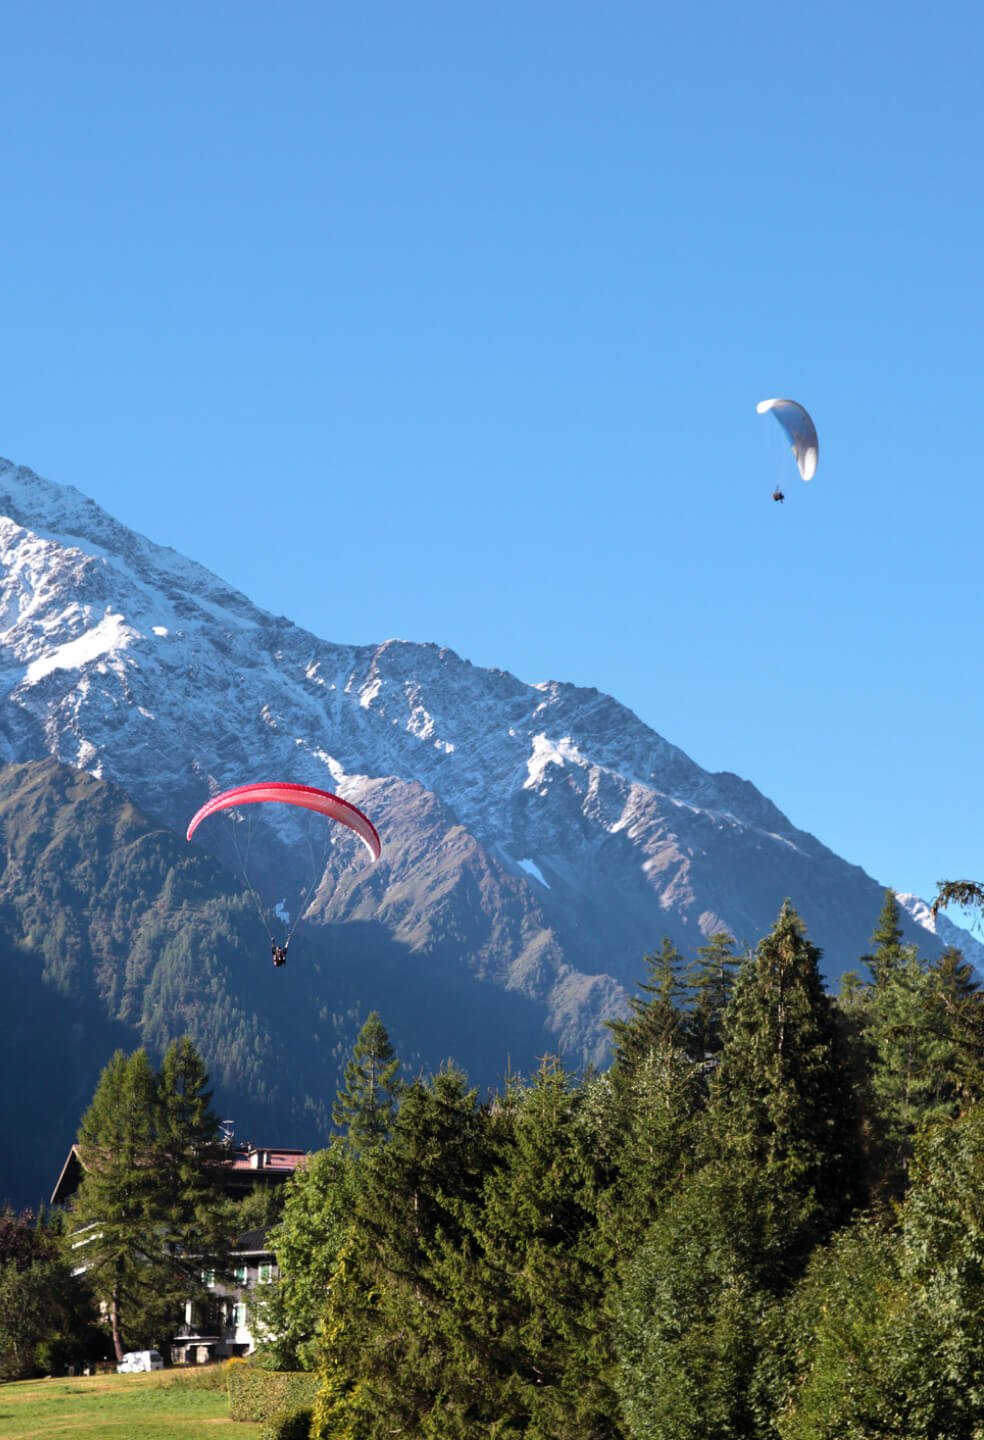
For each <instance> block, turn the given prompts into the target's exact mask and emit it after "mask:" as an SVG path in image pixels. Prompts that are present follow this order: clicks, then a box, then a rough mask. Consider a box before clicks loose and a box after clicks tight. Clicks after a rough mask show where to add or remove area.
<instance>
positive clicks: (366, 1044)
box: [332, 1010, 403, 1155]
mask: <svg viewBox="0 0 984 1440" xmlns="http://www.w3.org/2000/svg"><path fill="white" fill-rule="evenodd" d="M399 1070H400V1062H399V1059H398V1058H397V1055H396V1052H395V1051H394V1049H393V1046H392V1044H391V1043H390V1038H389V1035H388V1034H387V1033H386V1027H385V1025H384V1024H383V1022H382V1020H381V1019H380V1018H379V1013H378V1011H376V1010H373V1011H372V1012H371V1014H370V1015H369V1017H368V1019H367V1020H366V1022H365V1024H364V1025H363V1027H362V1029H361V1030H360V1031H359V1035H358V1039H357V1040H356V1042H355V1047H354V1049H353V1051H352V1059H351V1060H350V1061H349V1062H348V1064H347V1065H346V1066H345V1078H344V1084H343V1086H342V1088H341V1089H340V1090H339V1091H338V1094H337V1099H336V1101H335V1104H334V1106H333V1107H332V1120H333V1121H334V1123H335V1125H336V1126H337V1127H338V1128H339V1130H341V1131H342V1133H343V1137H344V1140H345V1144H346V1145H347V1146H348V1148H349V1149H350V1150H351V1151H352V1152H353V1153H354V1154H356V1155H361V1154H363V1153H365V1152H366V1151H368V1150H370V1149H372V1147H373V1146H374V1145H378V1144H379V1142H380V1141H381V1140H385V1139H386V1137H387V1136H388V1135H389V1133H390V1130H391V1129H392V1125H393V1118H394V1116H395V1114H396V1108H397V1104H398V1101H399V1097H400V1093H401V1091H402V1088H403V1087H402V1085H401V1082H400V1080H399V1078H398V1077H399Z"/></svg>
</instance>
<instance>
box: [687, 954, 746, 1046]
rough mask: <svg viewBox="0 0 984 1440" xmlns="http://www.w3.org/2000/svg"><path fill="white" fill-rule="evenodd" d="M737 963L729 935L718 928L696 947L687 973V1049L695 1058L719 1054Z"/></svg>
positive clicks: (738, 962)
mask: <svg viewBox="0 0 984 1440" xmlns="http://www.w3.org/2000/svg"><path fill="white" fill-rule="evenodd" d="M740 963H741V962H740V960H739V959H738V957H737V956H736V955H735V942H734V940H733V938H732V937H731V936H730V935H728V934H727V932H726V931H723V930H722V931H718V933H717V934H716V935H712V936H711V938H710V940H709V941H708V942H707V944H706V945H702V946H701V947H700V949H699V950H698V951H697V960H696V962H695V963H694V965H693V966H692V967H691V969H690V970H689V972H688V974H687V989H688V992H689V1005H688V1014H687V1023H686V1035H687V1048H688V1050H689V1051H690V1053H691V1054H692V1055H693V1057H694V1058H695V1059H696V1060H698V1061H702V1062H704V1061H708V1060H711V1059H713V1058H714V1057H716V1056H717V1055H718V1054H719V1053H720V1050H721V1045H722V1043H723V1035H724V1014H725V1011H726V1010H727V1008H728V1002H729V1000H730V999H731V995H732V992H733V991H734V987H735V977H736V975H737V972H738V968H739V965H740Z"/></svg>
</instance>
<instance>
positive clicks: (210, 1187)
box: [68, 1041, 226, 1358]
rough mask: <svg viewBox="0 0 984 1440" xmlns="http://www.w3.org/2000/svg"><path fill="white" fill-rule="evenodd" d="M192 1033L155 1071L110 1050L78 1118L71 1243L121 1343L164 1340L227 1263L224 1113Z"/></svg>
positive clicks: (140, 1059) (141, 1059)
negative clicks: (181, 1309)
mask: <svg viewBox="0 0 984 1440" xmlns="http://www.w3.org/2000/svg"><path fill="white" fill-rule="evenodd" d="M206 1085H207V1077H206V1076H205V1072H204V1069H203V1067H202V1065H201V1060H200V1058H199V1057H198V1055H197V1052H196V1051H195V1049H194V1046H192V1045H191V1042H190V1041H177V1042H175V1044H174V1045H173V1046H172V1047H171V1049H170V1050H169V1052H168V1055H167V1057H166V1060H165V1066H164V1073H163V1075H162V1076H161V1077H160V1078H159V1077H158V1076H157V1075H155V1073H154V1071H153V1069H152V1068H151V1065H150V1062H149V1060H148V1059H147V1054H146V1052H145V1051H144V1050H137V1051H135V1052H134V1054H133V1055H131V1056H129V1057H127V1056H126V1055H124V1054H123V1052H122V1051H117V1053H116V1054H115V1055H114V1056H113V1057H112V1059H111V1060H110V1062H109V1064H108V1065H107V1066H106V1068H105V1069H104V1071H103V1073H102V1075H101V1076H100V1079H99V1084H98V1085H97V1087H96V1092H95V1094H94V1096H93V1099H92V1104H91V1105H90V1106H89V1109H88V1110H87V1111H86V1114H85V1116H84V1117H83V1120H82V1125H81V1127H80V1130H79V1154H80V1158H81V1161H82V1166H83V1170H84V1178H83V1180H82V1184H81V1185H80V1187H79V1190H78V1193H77V1195H76V1197H75V1200H74V1203H73V1206H72V1215H71V1222H72V1223H71V1231H72V1233H71V1234H70V1236H69V1237H68V1243H69V1244H70V1246H71V1252H70V1253H71V1255H72V1258H73V1260H74V1261H75V1263H77V1264H84V1265H85V1267H86V1274H87V1276H88V1278H89V1279H90V1281H91V1283H92V1285H93V1288H94V1290H95V1292H96V1294H97V1296H98V1297H99V1298H100V1300H102V1301H103V1302H104V1303H105V1306H106V1313H107V1317H108V1322H109V1327H110V1332H111V1335H112V1339H113V1346H114V1349H115V1351H116V1355H117V1358H122V1355H123V1351H124V1350H125V1349H126V1348H127V1346H128V1345H131V1346H132V1345H136V1344H139V1343H140V1342H143V1343H144V1344H147V1343H155V1342H158V1341H160V1339H161V1334H162V1332H163V1331H165V1330H166V1329H167V1328H169V1327H170V1325H171V1324H173V1323H174V1320H175V1318H176V1316H175V1308H176V1306H177V1305H178V1304H179V1303H180V1302H182V1301H184V1300H186V1299H193V1298H196V1297H200V1296H202V1295H203V1294H204V1293H205V1291H206V1288H207V1287H206V1280H205V1276H206V1275H208V1273H209V1272H210V1271H214V1270H215V1269H216V1268H217V1266H219V1265H220V1264H221V1259H222V1253H223V1248H224V1244H223V1238H222V1230H223V1222H224V1221H225V1219H226V1213H225V1207H224V1205H223V1204H222V1201H221V1199H220V1186H219V1183H218V1174H217V1170H216V1159H217V1152H216V1150H215V1141H216V1139H217V1129H218V1126H217V1122H216V1121H215V1117H214V1116H213V1115H212V1113H211V1110H210V1107H209V1104H208V1098H209V1097H208V1092H207V1089H206Z"/></svg>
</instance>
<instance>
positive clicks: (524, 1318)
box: [442, 1058, 618, 1440]
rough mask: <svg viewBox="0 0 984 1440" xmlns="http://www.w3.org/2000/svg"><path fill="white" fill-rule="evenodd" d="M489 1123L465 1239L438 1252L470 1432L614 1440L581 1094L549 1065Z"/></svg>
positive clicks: (602, 1278)
mask: <svg viewBox="0 0 984 1440" xmlns="http://www.w3.org/2000/svg"><path fill="white" fill-rule="evenodd" d="M494 1120H495V1122H496V1135H497V1139H498V1145H497V1149H496V1163H495V1164H494V1166H493V1167H492V1168H491V1169H490V1170H489V1171H488V1173H487V1176H486V1179H485V1183H484V1186H483V1188H482V1193H481V1196H480V1197H477V1198H476V1200H475V1201H474V1202H473V1203H472V1204H471V1205H470V1206H469V1207H467V1209H464V1210H462V1211H461V1212H459V1213H461V1215H462V1220H463V1225H462V1230H463V1237H462V1238H460V1239H459V1240H458V1241H457V1242H456V1243H455V1244H454V1245H445V1246H444V1247H443V1251H442V1255H443V1260H444V1264H445V1269H444V1272H443V1273H444V1274H445V1276H446V1283H445V1293H446V1295H447V1296H448V1302H449V1303H448V1304H447V1308H446V1316H445V1326H446V1333H447V1334H448V1335H449V1336H450V1337H452V1343H453V1346H454V1349H455V1353H456V1355H457V1356H458V1363H459V1365H460V1367H461V1370H462V1373H463V1374H466V1375H471V1376H472V1377H473V1378H472V1382H471V1387H470V1388H471V1406H472V1412H473V1413H472V1420H473V1423H474V1425H475V1428H474V1431H473V1433H474V1435H475V1437H476V1440H477V1437H478V1436H480V1435H485V1434H488V1433H490V1431H491V1430H492V1427H493V1426H494V1425H496V1424H498V1425H499V1426H501V1427H502V1430H503V1432H504V1433H505V1434H508V1435H513V1434H515V1435H516V1436H530V1437H533V1436H535V1437H538V1440H589V1437H590V1440H601V1437H603V1436H614V1435H616V1434H617V1433H618V1429H617V1422H616V1421H615V1419H614V1412H615V1410H616V1409H617V1405H616V1401H615V1397H614V1395H613V1393H612V1390H611V1388H610V1370H611V1358H610V1353H609V1346H608V1337H607V1333H606V1330H605V1327H604V1321H603V1315H602V1301H603V1296H604V1290H605V1282H606V1279H607V1271H606V1269H605V1266H604V1263H603V1258H602V1255H601V1252H600V1250H599V1247H598V1246H597V1244H596V1243H595V1238H596V1226H597V1214H596V1209H595V1202H596V1196H597V1186H596V1184H595V1177H594V1160H595V1157H594V1155H593V1154H592V1147H591V1138H592V1137H591V1130H590V1128H589V1126H587V1125H586V1124H585V1123H584V1122H585V1116H584V1091H583V1090H581V1089H579V1088H577V1087H575V1085H574V1083H573V1078H572V1077H571V1076H570V1075H569V1074H567V1072H565V1070H564V1069H563V1067H562V1066H561V1064H560V1063H559V1061H557V1060H555V1059H552V1058H545V1059H544V1060H543V1061H542V1062H541V1065H540V1068H539V1071H538V1072H537V1074H536V1076H535V1077H534V1079H533V1081H532V1083H531V1084H530V1085H529V1086H526V1087H522V1088H520V1087H514V1088H513V1090H512V1092H511V1094H510V1095H509V1097H508V1098H507V1102H506V1104H505V1105H504V1106H502V1107H501V1110H500V1113H499V1115H498V1116H497V1117H494ZM442 1238H443V1237H442Z"/></svg>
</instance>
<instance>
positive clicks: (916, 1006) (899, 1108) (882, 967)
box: [839, 891, 984, 1198]
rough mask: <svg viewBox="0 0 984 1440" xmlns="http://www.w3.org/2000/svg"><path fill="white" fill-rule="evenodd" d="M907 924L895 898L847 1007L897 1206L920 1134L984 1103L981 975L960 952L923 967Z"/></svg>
mask: <svg viewBox="0 0 984 1440" xmlns="http://www.w3.org/2000/svg"><path fill="white" fill-rule="evenodd" d="M898 921H899V911H898V906H897V904H896V901H895V897H894V895H893V894H892V892H891V891H888V892H887V893H886V898H885V905H884V907H883V910H882V913H881V916H880V919H879V924H878V928H877V929H876V931H875V934H874V935H873V937H872V944H873V954H872V955H869V956H866V957H865V960H866V963H867V964H868V966H869V968H870V970H871V972H872V977H873V978H872V981H871V983H870V984H864V983H862V982H861V981H860V980H859V979H858V977H857V976H854V975H850V976H846V977H845V981H846V982H847V983H846V984H845V985H844V986H843V987H842V992H841V996H840V1002H839V1003H840V1009H841V1013H842V1014H843V1016H844V1018H845V1023H846V1026H847V1030H848V1032H849V1034H850V1036H851V1037H852V1041H853V1044H854V1045H855V1049H856V1055H857V1057H858V1058H859V1059H860V1061H861V1063H862V1064H863V1066H864V1069H865V1074H864V1077H863V1082H862V1083H863V1084H864V1086H865V1087H866V1091H867V1093H868V1107H869V1121H870V1132H871V1137H870V1139H871V1143H870V1144H869V1149H870V1151H871V1156H872V1163H873V1170H874V1175H875V1182H876V1194H881V1195H883V1196H889V1197H895V1198H897V1197H898V1196H899V1195H901V1194H902V1192H903V1191H904V1189H905V1186H906V1183H907V1175H908V1167H909V1163H910V1160H911V1156H912V1152H913V1146H914V1144H915V1140H916V1136H917V1135H918V1133H919V1131H920V1130H921V1129H922V1128H923V1127H924V1126H926V1125H928V1124H932V1123H933V1122H934V1121H938V1120H942V1119H945V1118H947V1117H953V1116H955V1115H956V1114H957V1113H958V1112H959V1110H960V1108H961V1107H962V1106H964V1105H966V1104H968V1103H972V1102H974V1101H976V1100H977V1099H980V1098H981V1096H982V1095H984V994H982V992H981V989H980V987H979V985H978V984H977V982H976V980H975V979H974V975H973V971H972V968H971V967H970V966H969V965H967V964H965V962H964V960H963V957H962V955H961V954H960V952H959V951H958V950H952V949H950V950H946V951H944V953H943V954H942V955H941V956H940V957H939V958H938V959H937V960H935V961H933V962H932V963H927V962H926V961H924V960H922V959H921V958H920V957H919V955H918V953H917V951H916V949H915V947H914V946H906V945H902V943H901V929H900V927H899V923H898ZM859 1079H860V1077H859Z"/></svg>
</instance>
